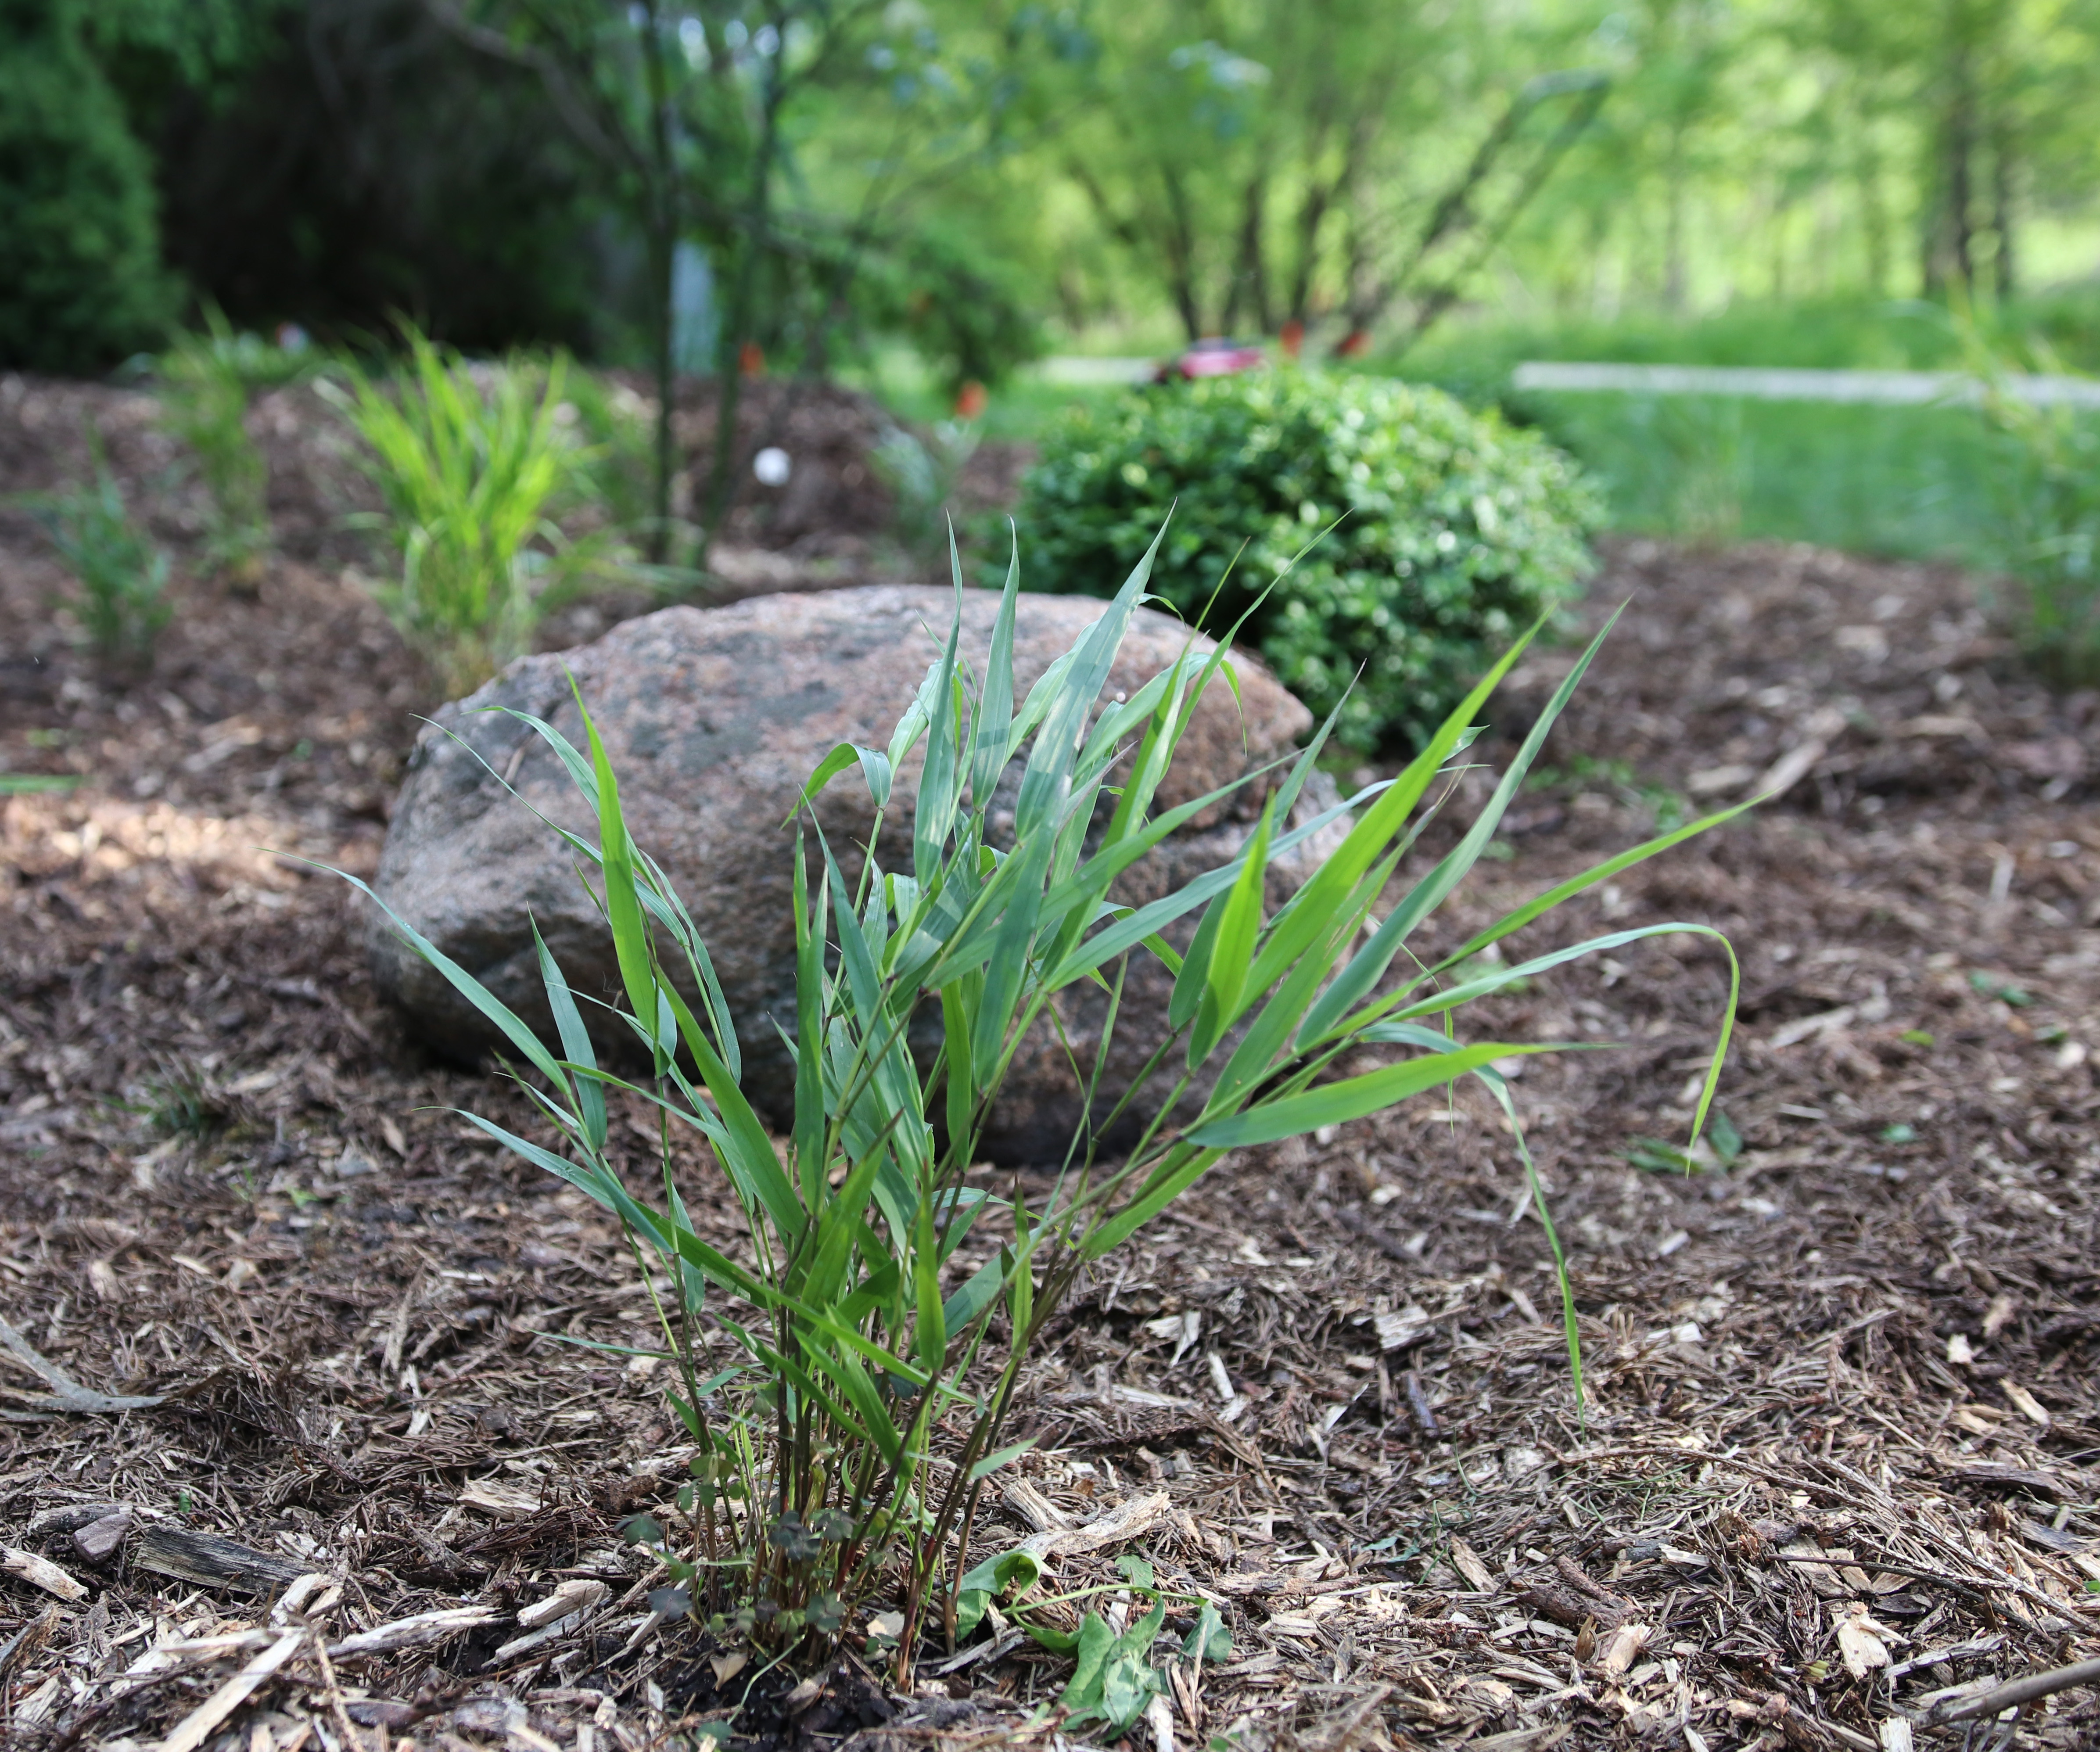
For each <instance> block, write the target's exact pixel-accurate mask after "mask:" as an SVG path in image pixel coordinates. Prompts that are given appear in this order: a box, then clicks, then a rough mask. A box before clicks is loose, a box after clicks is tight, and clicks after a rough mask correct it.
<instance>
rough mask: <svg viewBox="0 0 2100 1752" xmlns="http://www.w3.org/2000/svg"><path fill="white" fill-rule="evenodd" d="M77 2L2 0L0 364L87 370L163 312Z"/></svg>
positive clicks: (140, 174) (156, 270) (146, 203)
mask: <svg viewBox="0 0 2100 1752" xmlns="http://www.w3.org/2000/svg"><path fill="white" fill-rule="evenodd" d="M81 24H82V18H81V8H80V7H79V5H78V3H77V0H0V366H28V367H29V368H32V369H34V370H40V371H72V372H78V371H90V370H95V369H98V368H100V367H102V366H104V365H108V364H112V363H113V362H114V361H116V360H119V359H121V358H122V357H123V356H124V355H126V353H128V352H130V351H134V350H135V349H136V348H139V347H143V346H150V345H152V343H153V342H156V341H157V339H158V338H160V334H161V330H162V329H164V328H165V325H166V324H167V322H168V320H169V319H170V317H171V316H173V314H174V301H173V297H172V293H173V287H172V285H171V283H170V280H169V278H168V276H167V275H166V273H165V271H163V270H162V268H161V259H160V241H159V236H158V231H157V225H156V223H155V218H154V198H153V179H152V164H151V162H150V161H148V157H147V156H146V153H145V151H144V149H143V148H142V147H140V145H139V143H138V142H137V141H136V140H135V139H133V138H132V136H131V134H130V129H129V127H128V126H127V125H126V121H125V117H124V108H123V105H122V104H121V102H120V101H119V100H118V99H117V93H116V92H115V91H114V90H113V89H112V88H111V86H110V84H109V82H108V80H107V79H106V78H104V77H103V74H102V71H101V69H100V68H99V67H98V66H97V65H96V64H95V60H94V59H93V57H92V56H91V55H90V54H89V52H88V51H87V48H86V45H85V43H84V42H82V37H81Z"/></svg>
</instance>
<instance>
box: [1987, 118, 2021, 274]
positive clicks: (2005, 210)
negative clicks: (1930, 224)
mask: <svg viewBox="0 0 2100 1752" xmlns="http://www.w3.org/2000/svg"><path fill="white" fill-rule="evenodd" d="M2018 170H2019V164H2018V154H2017V152H2015V150H2014V146H2013V139H2012V129H2011V127H2010V125H2009V124H2007V123H2005V122H2003V121H2001V122H2000V123H1999V125H1998V126H1997V127H1996V129H1995V130H1993V132H1992V140H1991V230H1992V234H1993V236H1994V239H1995V241H1996V245H1997V251H1996V254H1995V255H1993V256H1992V260H1991V280H1992V289H1994V290H1995V291H1996V293H1997V295H1998V296H1999V298H2011V297H2013V296H2014V294H2015V293H2017V292H2018V290H2019V275H2018V253H2017V252H2016V251H2015V249H2014V244H2013V228H2014V219H2013V210H2014V204H2015V196H2014V182H2015V179H2016V178H2017V176H2018Z"/></svg>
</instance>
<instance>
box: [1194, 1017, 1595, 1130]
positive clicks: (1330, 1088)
mask: <svg viewBox="0 0 2100 1752" xmlns="http://www.w3.org/2000/svg"><path fill="white" fill-rule="evenodd" d="M1570 1050H1573V1043H1571V1042H1567V1041H1549V1042H1542V1043H1537V1044H1531V1045H1522V1044H1517V1043H1515V1042H1513V1041H1506V1040H1505V1041H1490V1042H1488V1043H1486V1044H1484V1045H1480V1046H1468V1047H1461V1048H1459V1049H1458V1051H1457V1052H1455V1053H1445V1054H1443V1055H1441V1056H1432V1057H1425V1058H1411V1059H1409V1060H1407V1061H1405V1063H1402V1064H1398V1065H1387V1066H1384V1067H1383V1069H1381V1070H1374V1071H1369V1072H1366V1073H1365V1075H1362V1076H1360V1077H1348V1078H1345V1079H1343V1080H1342V1081H1340V1082H1338V1083H1322V1084H1321V1085H1320V1086H1319V1087H1318V1088H1312V1089H1308V1090H1307V1091H1306V1092H1304V1094H1302V1095H1291V1096H1286V1097H1284V1098H1283V1099H1282V1101H1269V1102H1265V1103H1264V1104H1263V1105H1260V1106H1256V1107H1251V1108H1249V1109H1248V1110H1246V1112H1245V1113H1240V1114H1233V1115H1231V1116H1230V1117H1229V1118H1227V1119H1212V1120H1207V1121H1204V1122H1203V1123H1200V1124H1198V1125H1193V1126H1191V1127H1190V1128H1189V1130H1188V1132H1186V1133H1185V1136H1186V1137H1187V1139H1188V1141H1189V1142H1190V1143H1191V1144H1194V1145H1200V1146H1202V1148H1204V1149H1209V1150H1240V1149H1244V1148H1245V1147H1246V1145H1250V1144H1273V1143H1275V1142H1277V1141H1279V1140H1280V1139H1282V1138H1286V1137H1296V1136H1299V1134H1301V1133H1302V1132H1313V1131H1317V1130H1318V1129H1319V1128H1321V1126H1323V1125H1342V1124H1345V1123H1348V1121H1349V1120H1352V1119H1362V1118H1363V1117H1364V1116H1365V1114H1374V1113H1377V1112H1379V1111H1380V1110H1382V1109H1384V1108H1387V1107H1390V1106H1392V1105H1394V1104H1395V1103H1396V1102H1398V1101H1405V1100H1406V1099H1407V1098H1408V1097H1410V1095H1419V1094H1421V1093H1422V1092H1423V1091H1424V1090H1425V1089H1436V1088H1442V1087H1443V1086H1444V1085H1445V1083H1452V1082H1455V1081H1456V1080H1457V1079H1458V1078H1460V1077H1462V1076H1463V1075H1465V1074H1466V1073H1467V1071H1469V1070H1472V1069H1473V1067H1474V1066H1476V1065H1485V1064H1488V1063H1489V1062H1490V1061H1493V1060H1495V1059H1498V1058H1514V1057H1518V1056H1520V1055H1521V1054H1528V1053H1564V1052H1568V1051H1570Z"/></svg>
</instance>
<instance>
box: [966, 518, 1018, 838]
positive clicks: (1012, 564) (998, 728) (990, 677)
mask: <svg viewBox="0 0 2100 1752" xmlns="http://www.w3.org/2000/svg"><path fill="white" fill-rule="evenodd" d="M1012 540H1013V553H1012V558H1010V559H1009V560H1008V562H1007V567H1006V588H1005V589H1004V590H1002V591H1001V592H1000V593H999V616H998V618H997V619H996V620H994V621H993V622H992V629H991V650H990V652H989V653H988V654H987V655H986V659H985V673H984V685H983V686H982V688H981V689H980V690H979V691H978V695H977V716H976V718H975V720H974V721H973V722H972V724H971V726H970V801H971V803H972V804H973V805H974V806H975V807H977V808H978V809H982V808H984V807H985V805H986V804H988V803H990V801H991V794H992V792H993V791H994V790H995V789H996V788H998V785H999V774H1001V773H1002V772H1004V770H1006V760H1007V754H1006V739H1007V736H1008V733H1009V732H1011V731H1012V728H1013V622H1014V615H1015V610H1016V606H1017V598H1019V596H1020V594H1021V535H1020V532H1019V531H1015V532H1014V534H1013V538H1012Z"/></svg>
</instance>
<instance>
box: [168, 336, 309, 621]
mask: <svg viewBox="0 0 2100 1752" xmlns="http://www.w3.org/2000/svg"><path fill="white" fill-rule="evenodd" d="M305 369H306V366H305V364H304V361H303V360H302V357H301V355H296V354H289V353H286V352H285V351H283V349H281V348H279V347H275V346H271V345H270V344H269V343H268V342H265V341H262V340H261V339H259V338H257V337H256V336H254V335H252V334H236V333H234V331H233V329H232V325H231V324H228V323H227V320H226V318H225V316H224V315H223V313H221V312H220V311H218V308H217V307H207V308H206V310H205V333H203V334H201V335H196V334H192V335H186V336H184V337H183V339H182V340H180V341H179V342H177V343H176V344H175V345H174V346H173V347H171V348H170V350H169V351H167V352H166V353H165V354H163V355H161V360H160V366H159V375H160V380H161V421H162V423H163V425H165V427H166V428H167V430H168V431H169V432H170V434H172V435H174V437H175V438H176V439H179V440H180V442H181V443H182V444H184V445H186V446H187V447H188V449H189V452H190V454H191V455H192V457H195V458H196V465H197V470H198V473H199V474H201V477H202V478H203V481H204V487H205V494H206V496H208V498H209V500H210V512H209V519H208V522H207V524H206V527H205V559H206V563H207V564H208V565H209V566H210V568H211V569H212V570H213V571H217V572H220V573H222V574H223V575H224V576H226V577H227V579H228V580H230V581H231V582H232V584H233V585H236V587H237V588H240V589H254V587H255V586H256V585H258V584H259V583H260V582H261V581H262V562H263V559H264V557H265V556H266V555H267V554H268V553H269V551H270V539H271V531H270V505H269V492H270V469H269V465H268V464H267V462H266V461H264V460H263V457H262V452H261V451H260V450H258V448H256V446H255V441H254V439H251V438H250V437H249V435H248V428H247V426H246V424H245V421H246V418H247V414H248V399H249V392H250V390H251V389H252V388H253V387H254V386H255V385H256V384H258V383H276V382H285V381H289V380H290V378H291V377H294V376H296V375H298V374H300V373H302V372H303V371H304V370H305Z"/></svg>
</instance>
